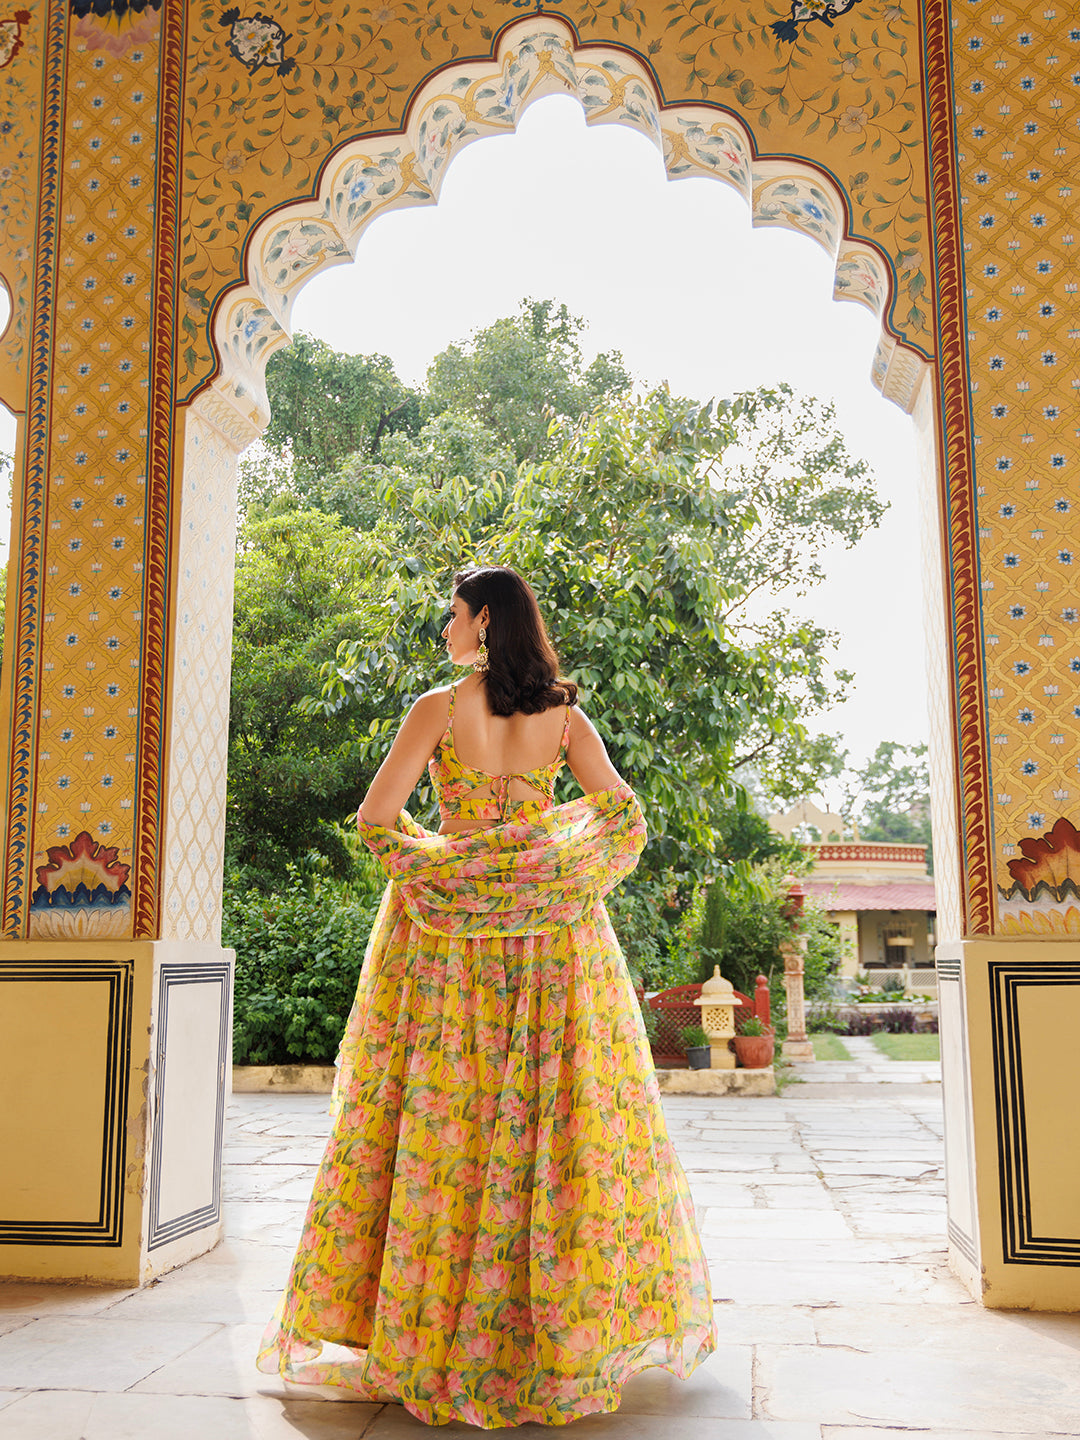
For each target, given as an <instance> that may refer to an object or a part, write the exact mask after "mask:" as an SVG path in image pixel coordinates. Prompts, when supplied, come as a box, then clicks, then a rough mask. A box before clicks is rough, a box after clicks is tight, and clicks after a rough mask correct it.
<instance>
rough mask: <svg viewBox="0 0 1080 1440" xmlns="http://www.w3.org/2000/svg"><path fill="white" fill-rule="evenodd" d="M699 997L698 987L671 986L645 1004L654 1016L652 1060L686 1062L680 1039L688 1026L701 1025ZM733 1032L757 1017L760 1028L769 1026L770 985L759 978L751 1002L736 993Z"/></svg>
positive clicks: (699, 989) (746, 997)
mask: <svg viewBox="0 0 1080 1440" xmlns="http://www.w3.org/2000/svg"><path fill="white" fill-rule="evenodd" d="M700 994H701V986H700V985H673V986H672V987H671V989H670V990H661V991H660V993H659V995H654V996H653V997H652V999H651V1000H646V1002H645V1004H646V1005H647V1006H648V1007H649V1009H650V1010H652V1011H654V1013H655V1014H656V1022H657V1023H656V1039H655V1040H654V1041H653V1042H652V1052H653V1058H654V1059H656V1060H660V1061H668V1062H670V1061H685V1059H686V1046H685V1045H684V1044H683V1043H682V1040H681V1039H680V1038H679V1036H680V1033H681V1032H682V1031H683V1030H685V1029H686V1027H687V1026H688V1025H700V1024H701V1006H700V1005H695V1004H694V1001H695V1000H696V999H697V998H698V996H699V995H700ZM734 994H735V1028H736V1029H738V1028H739V1024H740V1022H741V1021H743V1020H745V1019H747V1018H748V1017H749V1016H750V1015H756V1016H758V1018H759V1019H760V1020H761V1022H762V1024H764V1025H768V1024H769V1023H770V1010H769V982H768V980H766V978H765V976H764V975H759V976H758V977H757V981H756V983H755V985H754V998H753V1000H751V999H750V997H749V996H748V995H744V994H742V992H741V991H739V990H736V991H735V992H734Z"/></svg>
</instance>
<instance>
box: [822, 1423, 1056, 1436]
mask: <svg viewBox="0 0 1080 1440" xmlns="http://www.w3.org/2000/svg"><path fill="white" fill-rule="evenodd" d="M821 1434H822V1440H1031V1432H1030V1431H1027V1432H1021V1431H1017V1430H1008V1431H1006V1430H983V1429H979V1430H942V1429H940V1427H938V1426H936V1425H935V1426H934V1428H933V1429H932V1430H928V1429H926V1428H924V1427H908V1426H905V1427H904V1428H903V1429H900V1430H893V1429H888V1428H885V1429H883V1428H882V1427H881V1426H878V1425H874V1426H871V1427H870V1428H867V1427H865V1426H863V1425H823V1426H822V1427H821ZM1076 1436H1080V1429H1077V1430H1055V1431H1054V1432H1053V1433H1050V1432H1049V1431H1047V1432H1046V1434H1045V1436H1044V1437H1043V1440H1074V1437H1076Z"/></svg>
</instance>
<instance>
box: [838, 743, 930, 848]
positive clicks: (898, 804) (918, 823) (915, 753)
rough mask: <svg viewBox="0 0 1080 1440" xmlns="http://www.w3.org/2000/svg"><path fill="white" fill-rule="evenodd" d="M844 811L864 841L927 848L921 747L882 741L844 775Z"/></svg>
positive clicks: (925, 767) (926, 782) (926, 776)
mask: <svg viewBox="0 0 1080 1440" xmlns="http://www.w3.org/2000/svg"><path fill="white" fill-rule="evenodd" d="M845 782H846V783H845V795H844V804H845V810H844V814H845V815H850V816H851V817H852V819H853V820H854V822H855V824H856V825H857V826H858V830H859V835H860V837H861V838H862V839H863V840H885V841H891V842H892V843H893V844H902V845H925V846H927V860H928V862H929V864H930V868H931V870H933V854H932V851H931V850H930V848H929V847H930V845H931V835H930V769H929V763H928V760H927V751H926V746H925V745H901V744H900V743H899V742H898V741H896V740H882V741H881V743H880V744H879V745H878V747H877V749H876V750H875V751H874V753H873V755H872V756H871V757H870V759H869V760H868V761H867V762H866V764H865V765H863V766H861V767H859V768H858V769H850V770H849V771H848V773H847V775H846V776H845Z"/></svg>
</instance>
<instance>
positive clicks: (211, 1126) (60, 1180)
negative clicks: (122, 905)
mask: <svg viewBox="0 0 1080 1440" xmlns="http://www.w3.org/2000/svg"><path fill="white" fill-rule="evenodd" d="M233 958H234V957H233V952H232V951H231V950H222V949H221V948H220V947H219V946H217V945H207V944H199V943H195V942H191V941H146V940H144V941H131V940H97V941H94V940H88V941H85V942H80V941H58V940H27V941H4V942H0V1094H3V1095H4V1096H5V1104H4V1106H3V1107H0V1155H2V1156H3V1165H2V1167H0V1278H2V1279H22V1280H67V1281H82V1282H85V1283H89V1284H99V1285H117V1286H137V1285H143V1284H145V1283H146V1281H148V1280H150V1279H152V1278H153V1277H154V1276H155V1275H160V1274H162V1273H163V1272H164V1271H166V1270H171V1269H173V1268H174V1267H175V1266H177V1265H182V1264H183V1263H184V1262H185V1261H186V1260H191V1259H193V1258H194V1257H195V1256H196V1255H201V1254H203V1253H204V1252H205V1251H206V1250H209V1249H211V1248H212V1247H213V1246H214V1245H216V1244H217V1243H218V1241H219V1240H220V1239H221V1228H222V1227H221V1141H222V1128H223V1123H224V1110H225V1096H226V1092H227V1089H228V1085H229V1080H230V1074H231V1041H232V1036H231V1029H232V1025H231V1017H232V1008H231V997H232V966H233Z"/></svg>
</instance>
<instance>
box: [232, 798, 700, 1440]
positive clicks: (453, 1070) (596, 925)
mask: <svg viewBox="0 0 1080 1440" xmlns="http://www.w3.org/2000/svg"><path fill="white" fill-rule="evenodd" d="M400 823H401V827H402V828H401V829H400V830H395V831H390V830H385V829H382V828H381V827H377V826H362V830H363V833H364V837H365V839H366V840H367V843H368V844H369V845H370V846H371V848H372V849H373V850H374V851H375V853H376V854H377V855H378V856H379V857H380V860H381V861H382V863H383V865H384V867H385V868H386V870H387V872H388V875H389V877H390V883H389V885H388V887H387V890H386V894H385V895H384V897H383V901H382V906H381V909H380V911H379V915H378V919H377V921H376V923H375V926H374V929H373V931H372V936H371V941H370V944H369V947H368V952H367V955H366V958H365V961H364V968H363V972H362V974H361V977H360V984H359V987H358V990H357V996H356V1003H355V1005H354V1007H353V1012H352V1015H351V1017H350V1019H349V1023H348V1027H347V1029H346V1032H345V1036H344V1039H343V1041H342V1045H341V1051H340V1054H339V1056H338V1074H337V1082H336V1086H335V1091H334V1097H333V1105H332V1116H333V1128H332V1131H331V1134H330V1139H329V1141H328V1143H327V1147H326V1153H325V1156H324V1158H323V1161H322V1164H321V1166H320V1169H319V1172H318V1176H317V1178H316V1181H315V1188H314V1192H313V1194H312V1198H311V1204H310V1207H309V1209H308V1213H307V1219H306V1222H305V1225H304V1231H303V1235H302V1237H301V1240H300V1244H299V1247H298V1249H297V1253H296V1258H295V1260H294V1262H293V1267H292V1272H291V1274H290V1277H289V1282H288V1285H287V1287H286V1289H285V1293H284V1295H283V1297H282V1300H281V1303H280V1305H279V1306H278V1309H277V1312H276V1314H275V1316H274V1318H273V1320H272V1321H271V1323H270V1326H269V1328H268V1330H267V1332H266V1335H265V1336H264V1339H263V1344H262V1348H261V1350H260V1354H259V1367H260V1369H262V1370H264V1371H269V1372H278V1371H280V1373H281V1374H282V1375H284V1376H285V1377H286V1378H287V1379H289V1380H292V1381H295V1382H300V1383H306V1384H310V1385H318V1386H336V1387H342V1388H344V1389H347V1390H349V1391H353V1392H355V1393H356V1394H357V1395H359V1396H363V1397H366V1398H371V1399H381V1400H394V1401H398V1402H400V1403H402V1404H403V1405H405V1406H406V1408H407V1409H408V1410H410V1411H412V1413H413V1414H414V1415H417V1416H419V1417H420V1419H422V1420H424V1421H426V1422H427V1423H429V1424H435V1425H438V1424H445V1423H447V1422H449V1421H452V1420H464V1421H466V1422H468V1423H471V1424H473V1425H480V1426H484V1427H487V1428H496V1427H499V1426H507V1425H516V1424H521V1423H523V1422H524V1421H529V1420H532V1421H539V1422H541V1423H544V1424H548V1425H558V1424H565V1423H567V1422H569V1421H571V1420H575V1419H577V1418H579V1417H580V1416H582V1415H587V1414H590V1413H592V1412H595V1411H606V1410H614V1409H615V1408H616V1407H617V1406H618V1404H619V1395H620V1388H621V1386H622V1384H623V1382H624V1381H625V1380H626V1379H627V1377H628V1376H630V1375H632V1374H633V1373H635V1372H636V1371H638V1370H641V1369H644V1368H646V1367H647V1366H654V1365H660V1366H664V1367H665V1368H667V1369H669V1370H672V1371H674V1372H675V1373H676V1374H677V1375H680V1376H685V1375H688V1374H689V1373H690V1372H691V1371H692V1370H693V1369H694V1368H695V1366H696V1365H697V1364H698V1363H699V1362H700V1361H701V1360H702V1359H703V1358H704V1357H705V1356H706V1355H708V1354H709V1352H710V1351H711V1350H712V1349H713V1347H714V1343H715V1341H714V1331H713V1321H712V1298H711V1289H710V1284H709V1276H708V1271H707V1268H706V1265H705V1261H704V1258H703V1256H702V1253H701V1244H700V1241H699V1239H698V1234H697V1230H696V1227H695V1224H694V1212H693V1206H692V1202H691V1200H690V1196H689V1192H688V1190H687V1185H686V1179H685V1176H684V1175H683V1171H682V1167H681V1166H680V1164H679V1162H678V1160H677V1159H676V1157H675V1155H674V1153H673V1152H672V1149H671V1146H670V1144H669V1142H668V1138H667V1131H666V1128H665V1124H664V1117H663V1112H662V1110H661V1106H660V1101H659V1096H658V1093H657V1088H656V1082H655V1078H654V1074H653V1066H652V1060H651V1056H650V1052H649V1047H648V1042H647V1040H646V1038H645V1035H644V1031H643V1029H642V1025H641V1018H640V1014H639V1011H638V1007H637V1001H636V999H635V996H634V993H633V989H632V987H631V985H630V982H629V978H628V976H627V972H626V967H625V964H624V962H623V958H622V955H621V952H620V950H619V945H618V942H617V940H616V939H615V936H614V934H613V932H612V930H611V926H610V924H609V922H608V918H607V912H606V910H605V908H604V904H603V901H602V898H601V897H602V895H603V894H604V893H606V891H607V890H609V889H610V888H611V887H612V886H613V885H614V884H616V883H617V882H618V880H619V879H621V878H622V877H623V876H624V875H625V874H627V873H628V872H629V871H630V870H631V869H632V868H633V866H634V865H635V864H636V863H637V855H638V853H639V851H640V849H641V847H642V845H643V844H644V836H645V827H644V822H643V820H642V818H641V811H640V809H639V807H638V804H637V801H636V799H635V798H634V795H633V792H632V791H631V790H630V788H629V786H627V785H619V786H617V787H615V788H614V789H611V790H607V791H602V792H600V793H598V794H594V795H590V796H586V797H585V798H584V799H581V800H577V801H573V802H571V803H569V804H566V805H561V806H558V807H557V808H555V809H552V810H550V811H548V812H547V813H546V814H544V815H542V816H541V817H540V818H539V819H536V820H532V821H529V822H527V823H519V824H515V823H508V824H504V825H501V826H499V827H498V828H497V829H493V830H489V831H482V832H480V833H478V834H473V835H469V836H467V837H458V838H452V837H445V836H444V837H438V836H433V835H430V834H428V833H427V832H426V831H424V830H422V829H421V828H420V827H419V826H417V825H416V824H415V823H414V822H413V821H412V820H411V819H410V818H409V817H408V816H407V815H403V816H402V820H401V822H400Z"/></svg>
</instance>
